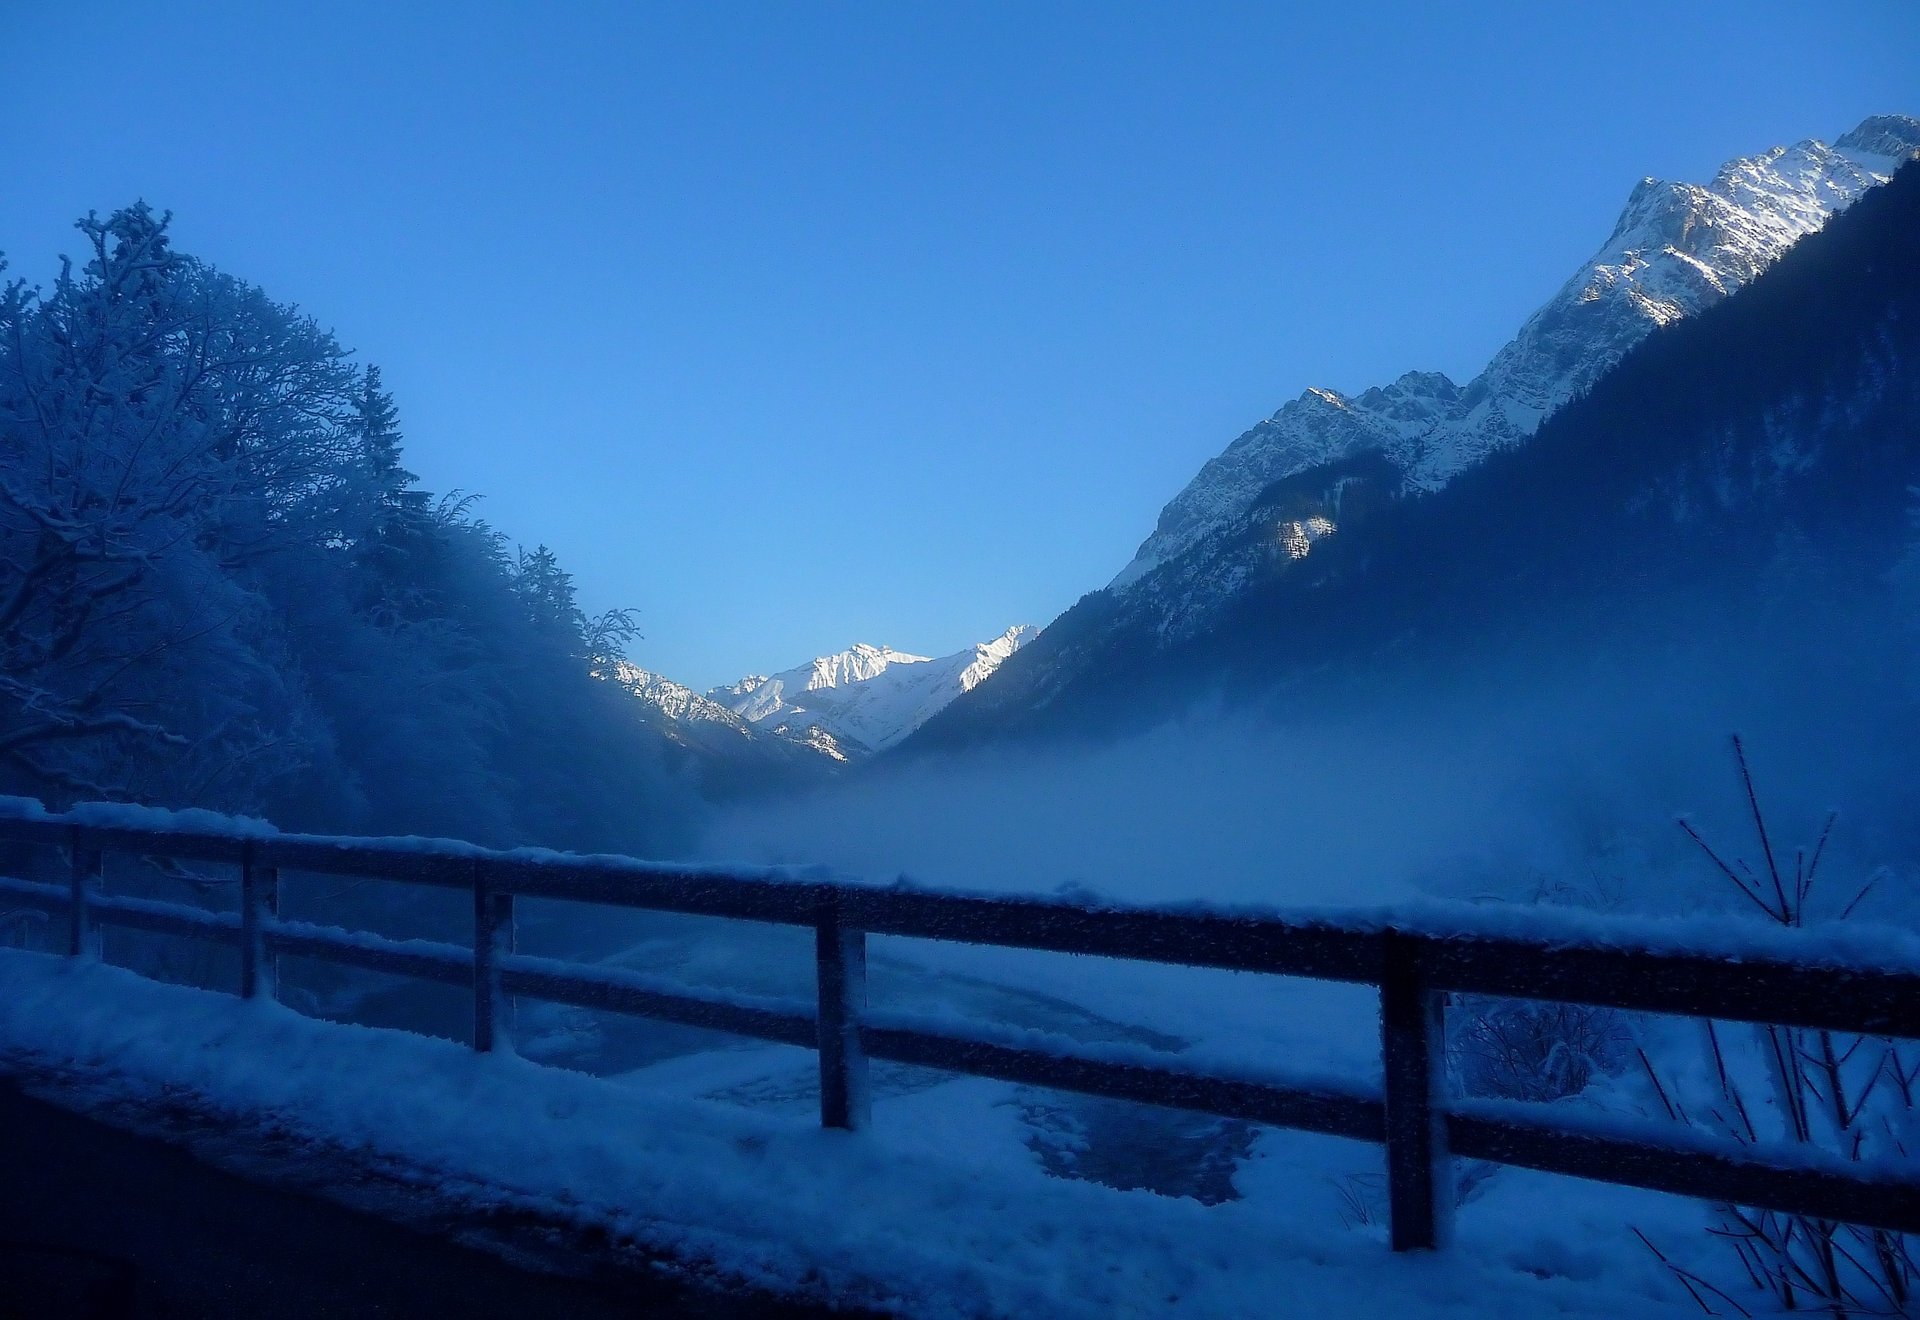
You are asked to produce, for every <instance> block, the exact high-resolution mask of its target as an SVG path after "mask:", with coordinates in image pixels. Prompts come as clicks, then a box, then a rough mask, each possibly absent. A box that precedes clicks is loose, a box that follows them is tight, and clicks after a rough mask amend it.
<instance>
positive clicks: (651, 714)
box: [613, 661, 864, 769]
mask: <svg viewBox="0 0 1920 1320" xmlns="http://www.w3.org/2000/svg"><path fill="white" fill-rule="evenodd" d="M613 680H614V682H616V683H618V684H619V685H620V686H621V687H623V688H625V689H626V690H627V691H628V692H630V693H632V694H633V696H634V697H635V699H636V700H638V701H639V702H640V704H641V706H642V707H643V709H644V711H645V715H644V716H643V718H645V719H647V721H648V722H649V723H652V724H654V725H656V726H657V727H658V728H659V730H660V732H661V733H662V735H663V736H665V737H666V739H667V740H668V741H669V742H671V743H673V744H675V745H676V746H679V747H683V748H685V749H686V750H688V751H689V752H692V753H695V754H697V755H699V756H702V757H704V758H710V759H714V760H718V761H721V762H728V763H765V764H766V765H768V766H769V767H774V768H786V767H791V768H801V769H804V768H805V767H807V766H808V765H810V764H814V763H818V765H819V768H822V769H826V768H831V764H830V763H841V764H844V763H845V762H846V761H847V760H848V759H850V758H849V756H848V754H847V750H846V749H845V748H843V747H841V745H840V744H839V742H838V741H836V740H835V739H834V737H833V736H832V734H830V733H829V732H827V731H826V730H824V729H813V728H805V729H789V728H787V727H786V726H785V725H784V724H782V723H781V722H780V721H777V720H776V721H773V722H771V723H769V724H767V725H766V726H765V727H760V726H756V725H754V724H752V723H750V722H749V721H747V720H746V719H743V718H742V717H741V716H739V715H736V714H735V713H734V712H733V711H730V710H728V709H727V708H726V707H725V706H723V705H721V704H720V703H719V702H717V701H712V700H709V699H708V698H706V697H703V696H701V695H700V694H699V693H698V692H695V691H694V690H693V689H692V688H690V687H687V686H685V685H684V684H680V683H676V682H674V681H673V680H672V679H670V678H664V677H662V676H661V675H659V674H656V673H653V672H652V671H650V670H646V669H642V668H640V667H639V666H638V665H632V664H627V663H625V662H624V661H623V662H622V663H621V664H620V665H618V666H617V667H616V668H615V670H614V674H613ZM856 750H859V751H864V749H856Z"/></svg>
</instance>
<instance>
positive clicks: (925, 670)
mask: <svg viewBox="0 0 1920 1320" xmlns="http://www.w3.org/2000/svg"><path fill="white" fill-rule="evenodd" d="M1039 634H1040V630H1039V629H1038V628H1036V627H1033V626H1031V625H1028V624H1021V625H1018V626H1015V627H1012V628H1009V629H1007V630H1006V631H1005V632H1003V633H1001V634H1000V635H999V636H998V637H995V638H992V639H991V640H989V641H985V642H978V643H976V644H974V645H973V646H969V647H966V648H965V649H963V650H959V651H956V652H954V653H953V654H952V655H944V656H938V657H934V656H924V655H914V654H911V653H909V652H905V651H896V650H894V649H892V648H891V647H886V646H869V645H868V644H866V643H865V642H860V643H856V644H855V645H854V646H852V647H851V648H849V649H848V650H845V651H837V652H835V653H834V654H832V655H823V656H817V657H815V658H814V659H812V660H810V661H808V662H807V663H805V664H803V665H796V666H795V667H794V668H792V669H788V670H784V671H782V672H780V673H778V674H770V675H762V674H752V675H749V676H747V677H746V678H743V679H741V680H740V681H739V682H737V683H729V684H726V685H724V686H722V687H717V688H714V689H712V690H711V691H710V692H708V693H707V700H708V703H709V704H711V705H717V706H719V707H720V708H722V709H724V710H726V711H728V712H729V713H731V714H732V715H734V716H736V717H737V718H739V719H741V720H744V721H745V722H746V723H747V724H749V725H751V726H752V727H753V728H755V729H764V730H768V731H770V732H773V731H777V732H780V733H782V734H783V735H785V736H789V737H795V736H804V735H805V734H808V733H812V734H816V735H819V734H824V735H825V736H827V737H829V738H831V739H832V740H833V741H834V743H835V745H836V746H838V747H840V748H843V749H845V750H846V751H848V752H849V753H851V754H856V755H857V754H860V753H863V752H881V751H885V750H886V749H887V748H889V747H891V746H893V745H894V744H895V743H897V742H899V741H900V740H901V739H902V738H905V737H906V736H907V735H908V734H910V733H912V732H913V731H914V730H915V729H917V728H919V727H920V726H921V725H922V724H925V723H926V722H927V721H928V720H930V719H932V718H933V717H934V716H935V715H936V714H938V713H939V712H940V711H941V710H943V709H945V708H946V706H947V705H948V703H950V702H952V701H953V700H954V699H955V698H956V697H958V696H960V695H961V694H962V693H964V692H970V691H972V690H973V689H974V688H975V687H977V686H979V685H980V684H981V683H982V682H984V681H985V680H986V679H987V677H988V676H989V675H991V674H992V673H993V672H994V671H995V670H996V669H998V668H999V667H1000V666H1001V665H1002V664H1003V663H1004V662H1005V661H1006V659H1007V657H1008V656H1010V655H1012V654H1013V653H1014V652H1015V651H1017V650H1019V649H1020V648H1021V647H1022V646H1025V645H1026V644H1027V643H1028V642H1030V641H1032V640H1033V639H1034V638H1035V637H1037V636H1039Z"/></svg>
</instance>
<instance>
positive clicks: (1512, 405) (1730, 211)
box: [1110, 115, 1920, 592]
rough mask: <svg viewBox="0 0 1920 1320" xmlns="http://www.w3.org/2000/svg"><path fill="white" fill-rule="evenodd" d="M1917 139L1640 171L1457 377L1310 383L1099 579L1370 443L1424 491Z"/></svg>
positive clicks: (1212, 531) (1919, 127)
mask: <svg viewBox="0 0 1920 1320" xmlns="http://www.w3.org/2000/svg"><path fill="white" fill-rule="evenodd" d="M1916 151H1920V120H1915V119H1911V118H1907V117H1905V116H1898V115H1883V116H1877V117H1875V118H1872V119H1868V120H1867V121H1865V122H1864V123H1862V124H1861V125H1860V126H1859V127H1858V128H1856V129H1854V130H1853V131H1852V132H1850V133H1848V134H1846V135H1844V136H1843V137H1841V138H1840V139H1839V140H1838V141H1836V142H1835V143H1834V144H1833V145H1831V146H1828V145H1826V144H1825V143H1822V142H1819V141H1813V140H1809V141H1806V142H1801V143H1799V144H1797V145H1795V146H1792V147H1775V148H1773V149H1772V150H1770V151H1765V152H1762V153H1761V154H1759V155H1757V156H1746V157H1742V158H1740V159H1737V160H1734V161H1730V162H1728V163H1727V164H1726V165H1725V166H1724V167H1722V168H1721V170H1720V172H1719V173H1718V174H1716V175H1715V176H1714V178H1713V180H1712V182H1710V183H1707V184H1704V185H1701V184H1690V183H1664V182H1661V181H1658V180H1655V179H1643V180H1642V181H1641V182H1640V184H1639V185H1638V186H1637V187H1635V188H1634V190H1633V192H1632V194H1631V195H1630V196H1629V197H1628V199H1627V204H1626V208H1625V209H1624V210H1623V211H1622V213H1621V215H1620V218H1619V220H1618V222H1617V223H1616V224H1615V225H1614V227H1613V232H1612V234H1611V235H1610V236H1609V237H1608V239H1607V241H1606V242H1605V243H1604V244H1602V245H1601V247H1600V250H1599V251H1598V252H1596V253H1595V254H1594V255H1593V256H1592V258H1590V259H1589V260H1588V261H1587V262H1586V264H1585V265H1583V266H1582V267H1581V268H1580V269H1579V270H1578V271H1576V272H1575V273H1574V275H1573V277H1572V278H1571V279H1569V280H1568V281H1567V282H1566V283H1565V284H1564V285H1562V286H1561V288H1560V290H1559V291H1558V292H1557V293H1556V294H1554V296H1553V297H1552V298H1551V299H1549V300H1548V301H1547V303H1546V304H1545V305H1544V306H1543V307H1541V308H1540V309H1539V310H1538V311H1536V312H1535V313H1534V314H1533V315H1532V316H1531V317H1530V318H1528V320H1527V322H1526V324H1524V325H1523V326H1521V328H1520V331H1519V333H1518V334H1516V335H1515V336H1514V338H1513V340H1512V341H1511V342H1510V343H1508V344H1507V345H1506V346H1505V347H1504V348H1502V349H1501V350H1500V351H1499V352H1498V353H1496V354H1495V355H1494V357H1493V360H1492V361H1491V362H1490V363H1488V365H1487V368H1486V370H1485V371H1483V372H1481V373H1480V375H1478V376H1477V377H1475V378H1474V379H1473V380H1471V381H1469V382H1468V383H1467V384H1465V385H1458V384H1455V383H1454V382H1453V381H1452V380H1450V379H1448V378H1447V377H1446V376H1445V375H1443V374H1441V373H1439V372H1421V371H1414V372H1408V373H1407V374H1406V375H1404V376H1402V377H1400V378H1399V379H1398V380H1396V381H1394V382H1393V383H1392V384H1390V385H1386V386H1379V387H1375V388H1373V389H1369V390H1366V391H1364V392H1362V393H1360V394H1357V395H1353V396H1346V395H1342V394H1339V393H1337V392H1335V391H1333V390H1326V389H1310V390H1308V391H1307V392H1306V393H1304V394H1302V395H1301V396H1300V397H1299V398H1298V399H1295V400H1294V401H1293V402H1291V403H1289V404H1287V405H1286V406H1284V407H1283V408H1281V409H1280V410H1279V411H1278V412H1276V413H1274V414H1273V416H1271V417H1269V418H1267V419H1266V420H1265V421H1263V422H1261V423H1260V424H1259V425H1257V426H1255V427H1254V428H1253V429H1251V430H1249V431H1247V432H1246V433H1245V434H1244V435H1242V436H1240V437H1239V438H1238V439H1237V440H1235V441H1234V442H1233V443H1232V444H1231V445H1229V446H1227V448H1226V450H1225V451H1224V452H1223V453H1221V454H1220V455H1219V456H1218V457H1216V458H1214V459H1212V460H1210V461H1209V462H1208V463H1207V464H1206V465H1205V466H1204V467H1203V468H1201V470H1200V473H1199V475H1197V476H1196V477H1194V479H1193V480H1192V481H1191V482H1190V483H1188V485H1187V487H1186V489H1184V490H1182V491H1181V492H1180V493H1179V494H1178V495H1177V496H1175V497H1174V498H1173V500H1172V501H1171V502H1169V503H1168V504H1167V506H1166V508H1165V509H1164V510H1162V511H1161V514H1160V520H1159V524H1158V526H1156V527H1155V529H1154V531H1153V533H1152V535H1150V536H1149V537H1147V539H1146V540H1145V542H1143V543H1142V544H1141V546H1140V549H1139V551H1138V552H1137V553H1136V554H1135V556H1134V558H1133V560H1132V562H1131V563H1129V564H1128V565H1127V566H1126V567H1125V568H1124V569H1122V570H1121V572H1120V573H1119V575H1118V576H1117V577H1115V578H1114V580H1113V582H1112V583H1111V584H1110V589H1111V590H1114V591H1118V592H1125V591H1127V590H1129V589H1131V588H1133V587H1134V586H1135V585H1136V584H1139V583H1140V582H1141V581H1142V580H1143V579H1144V578H1146V577H1148V576H1149V575H1150V574H1152V572H1153V570H1154V569H1155V568H1157V567H1158V566H1160V565H1162V564H1165V563H1167V562H1168V561H1170V560H1172V559H1174V558H1176V557H1178V556H1180V555H1182V554H1183V553H1184V552H1186V551H1188V550H1189V549H1190V548H1192V547H1194V546H1196V545H1197V544H1198V543H1199V542H1201V541H1203V540H1205V539H1207V538H1208V537H1210V536H1214V535H1218V534H1221V533H1224V532H1228V531H1230V530H1232V529H1234V528H1235V526H1236V524H1237V523H1238V521H1239V520H1240V519H1241V518H1242V517H1243V515H1244V514H1245V513H1246V512H1247V510H1248V509H1249V508H1250V507H1251V506H1252V504H1253V503H1254V501H1255V499H1256V498H1257V497H1258V496H1259V495H1260V493H1261V492H1262V491H1263V490H1265V489H1266V488H1267V487H1268V486H1270V485H1271V484H1272V483H1274V482H1276V481H1279V480H1281V479H1283V478H1286V477H1290V476H1293V475H1295V474H1296V473H1300V472H1305V471H1307V470H1308V469H1311V468H1315V467H1319V466H1321V465H1323V464H1327V463H1331V462H1335V461H1337V460H1341V459H1346V458H1350V457H1352V456H1354V455H1356V454H1361V453H1368V452H1376V453H1380V454H1383V455H1385V456H1386V457H1388V458H1389V459H1391V460H1392V461H1393V463H1394V465H1395V466H1396V467H1397V468H1398V469H1399V471H1400V472H1401V473H1402V474H1403V480H1404V484H1405V486H1406V487H1407V488H1409V489H1413V490H1433V489H1437V488H1438V487H1440V486H1442V485H1444V484H1445V483H1446V482H1447V481H1448V479H1449V478H1451V477H1452V476H1453V475H1454V474H1456V473H1458V472H1460V471H1462V470H1463V469H1465V468H1468V467H1470V466H1472V465H1474V464H1476V463H1478V462H1479V461H1480V460H1481V459H1483V458H1485V457H1486V456H1487V454H1489V453H1491V452H1493V451H1494V450H1497V449H1501V448H1505V447H1509V446H1512V445H1514V444H1517V443H1519V442H1521V441H1523V440H1524V439H1526V438H1527V437H1528V436H1530V435H1531V434H1532V433H1533V431H1534V430H1535V428H1537V427H1538V426H1539V424H1540V422H1541V420H1542V419H1543V418H1544V417H1546V416H1547V415H1548V414H1550V413H1552V412H1553V411H1554V410H1556V409H1557V408H1559V407H1560V406H1561V405H1563V404H1564V403H1566V402H1567V401H1568V400H1569V399H1571V398H1574V397H1576V396H1578V395H1579V394H1581V393H1583V392H1585V391H1586V390H1587V389H1588V388H1590V387H1591V386H1592V384H1593V383H1594V381H1596V380H1598V379H1599V378H1600V377H1601V376H1602V375H1604V374H1605V373H1606V372H1607V371H1608V370H1609V369H1610V368H1611V367H1612V366H1613V365H1614V364H1615V363H1617V362H1618V361H1619V360H1620V359H1621V357H1622V356H1624V355H1625V354H1626V352H1627V350H1628V349H1630V348H1632V347H1633V346H1634V345H1635V344H1637V343H1639V342H1640V341H1641V340H1642V339H1643V338H1645V337H1646V336H1647V334H1648V333H1650V332H1651V331H1652V330H1653V329H1654V328H1655V327H1656V326H1660V325H1664V324H1666V323H1668V322H1670V321H1674V320H1677V319H1679V318H1681V317H1684V316H1690V315H1693V314H1694V313H1696V312H1699V311H1700V310H1702V309H1703V308H1705V307H1708V306H1710V305H1712V304H1713V303H1715V302H1718V301H1719V300H1720V299H1722V298H1724V297H1726V296H1727V295H1728V294H1730V293H1732V292H1733V291H1734V290H1736V289H1738V288H1740V287H1741V286H1742V285H1743V284H1745V283H1747V282H1748V281H1749V280H1751V279H1752V278H1753V277H1754V276H1755V275H1757V274H1758V273H1759V272H1760V271H1761V270H1763V269H1765V268H1766V267H1767V266H1768V265H1770V264H1772V262H1773V261H1774V260H1775V259H1776V258H1778V257H1779V256H1780V254H1781V253H1782V252H1784V251H1786V250H1787V248H1789V247H1791V246H1792V245H1793V244H1794V242H1796V241H1797V240H1798V239H1800V238H1802V237H1804V236H1805V235H1807V234H1809V233H1811V232H1813V231H1814V230H1816V229H1818V228H1819V227H1820V226H1821V225H1822V224H1823V223H1825V221H1826V219H1827V218H1828V217H1829V216H1831V215H1832V214H1833V213H1834V212H1836V211H1838V210H1840V209H1842V208H1844V207H1845V206H1846V205H1847V204H1848V203H1850V202H1852V201H1853V200H1854V199H1855V198H1857V197H1859V196H1860V195H1861V194H1862V193H1863V192H1865V191H1866V190H1867V189H1869V188H1872V187H1874V186H1875V185H1877V184H1881V183H1884V182H1886V180H1887V179H1888V177H1890V176H1891V174H1892V173H1893V171H1894V170H1895V169H1897V168H1898V167H1899V165H1900V164H1901V163H1902V162H1903V161H1905V160H1906V159H1908V158H1910V157H1911V156H1913V155H1914V154H1915V152H1916Z"/></svg>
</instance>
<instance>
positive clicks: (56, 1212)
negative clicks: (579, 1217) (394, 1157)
mask: <svg viewBox="0 0 1920 1320" xmlns="http://www.w3.org/2000/svg"><path fill="white" fill-rule="evenodd" d="M609 1275H610V1276H611V1277H608V1276H609ZM825 1314H828V1312H825V1311H822V1310H819V1309H817V1308H812V1307H806V1306H797V1305H793V1304H791V1303H785V1302H782V1301H781V1300H779V1299H777V1298H773V1297H768V1296H753V1295H748V1294H738V1293H719V1292H713V1291H709V1290H706V1289H703V1288H700V1287H697V1286H694V1285H690V1284H687V1283H685V1282H682V1281H680V1280H678V1279H676V1278H673V1277H669V1276H664V1275H661V1274H655V1273H647V1272H644V1271H641V1270H621V1271H618V1272H617V1273H615V1272H613V1271H603V1277H599V1278H596V1279H594V1280H592V1281H588V1280H584V1279H568V1278H559V1277H554V1276H551V1275H545V1274H537V1273H531V1272H527V1271H523V1270H520V1269H517V1268H514V1267H513V1266H511V1265H508V1264H506V1263H504V1262H503V1261H502V1260H500V1259H498V1258H497V1257H495V1256H493V1255H490V1254H488V1253H485V1252H482V1251H478V1250H474V1249H470V1248H467V1247H463V1246H459V1245H456V1244H454V1243H452V1242H448V1241H444V1240H441V1239H439V1238H436V1237H432V1236H428V1235H425V1234H422V1233H419V1232H415V1231H413V1230H411V1229H408V1228H404V1227H400V1226H397V1225H395V1224H392V1223H389V1222H387V1221H386V1220H383V1219H380V1218H376V1217H374V1216H372V1215H368V1214H363V1213H360V1212H358V1211H355V1210H349V1209H346V1208H343V1207H341V1206H339V1205H335V1204H333V1203H331V1202H328V1201H324V1200H320V1199H317V1198H315V1197H311V1196H307V1195H303V1194H300V1193H298V1192H291V1191H285V1190H280V1189H276V1188H273V1187H269V1186H262V1185H256V1184H254V1183H252V1182H249V1181H245V1180H243V1179H240V1178H237V1177H234V1176H233V1175H231V1174H227V1173H223V1172H221V1171H219V1170H217V1169H214V1168H212V1167H210V1166H208V1165H205V1164H202V1163H200V1162H199V1161H197V1160H195V1159H194V1158H193V1157H192V1156H190V1155H189V1154H187V1153H186V1152H185V1151H183V1150H181V1149H179V1148H177V1147H175V1146H172V1145H170V1144H168V1143H166V1142H163V1141H159V1140H155V1139H151V1138H147V1137H140V1136H133V1135H129V1134H128V1133H125V1132H122V1131H120V1130H118V1129H115V1128H112V1127H108V1126H106V1125H104V1124H101V1123H99V1122H96V1121H94V1120H92V1119H88V1118H83V1117H80V1116H78V1115H76V1114H73V1113H71V1112H69V1111H67V1110H65V1109H61V1108H59V1107H57V1106H55V1105H52V1104H48V1103H46V1102H44V1101H40V1100H36V1099H33V1098H31V1097H29V1096H26V1095H23V1094H21V1092H20V1091H19V1090H17V1089H16V1088H15V1087H14V1085H13V1084H12V1083H11V1082H9V1081H6V1080H5V1079H0V1320H15V1317H21V1318H23V1320H24V1318H29V1317H30V1318H31V1320H56V1318H63V1317H76V1318H77V1320H93V1318H94V1317H98V1318H99V1320H109V1318H110V1317H111V1318H117V1317H140V1318H141V1320H150V1318H158V1317H165V1318H166V1320H173V1318H174V1317H181V1318H185V1317H193V1318H194V1320H203V1318H204V1320H228V1318H229V1317H231V1318H233V1320H243V1318H244V1320H254V1318H255V1317H260V1318H266V1317H278V1316H288V1317H301V1318H305V1317H321V1316H327V1317H345V1316H381V1317H386V1316H395V1317H398V1316H408V1317H411V1316H427V1317H432V1316H449V1317H462V1318H463V1320H464V1318H473V1320H481V1318H488V1317H500V1318H501V1320H508V1318H509V1317H510V1318H511V1320H536V1318H538V1317H545V1316H564V1317H568V1320H574V1318H576V1317H577V1318H578V1320H600V1317H613V1316H623V1317H628V1316H655V1315H657V1316H711V1317H720V1316H755V1317H759V1316H793V1317H802V1316H818V1315H825Z"/></svg>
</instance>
